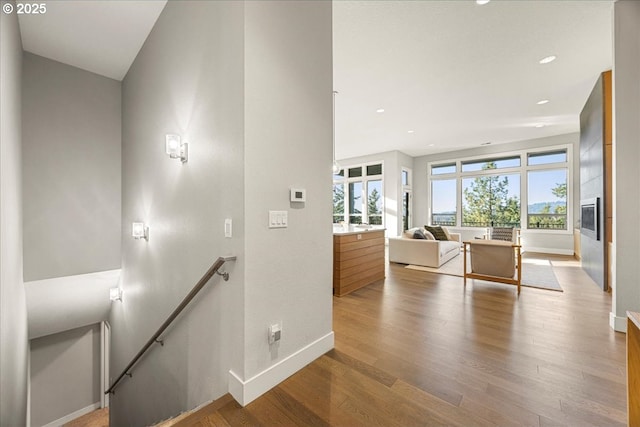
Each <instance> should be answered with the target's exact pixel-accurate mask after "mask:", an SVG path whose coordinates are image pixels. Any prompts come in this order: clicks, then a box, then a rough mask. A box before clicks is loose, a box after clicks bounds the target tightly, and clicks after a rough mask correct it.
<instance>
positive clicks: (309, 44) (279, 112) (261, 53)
mask: <svg viewBox="0 0 640 427" xmlns="http://www.w3.org/2000/svg"><path fill="white" fill-rule="evenodd" d="M245 7H246V13H245V158H244V160H245V194H244V203H245V226H246V235H245V245H246V248H245V253H246V263H245V269H246V276H245V277H246V280H245V289H244V310H245V329H244V334H245V344H244V369H242V370H239V369H240V368H239V367H235V366H234V372H235V373H236V374H239V375H242V377H243V379H244V380H245V381H247V380H249V379H251V378H252V377H253V376H254V375H257V374H262V373H265V372H266V370H267V369H269V368H270V367H272V366H274V365H275V364H278V363H281V362H283V361H284V360H285V359H286V358H287V357H289V356H293V355H298V354H299V352H300V353H304V351H306V350H304V349H305V347H307V346H309V345H311V344H312V343H314V342H315V341H316V340H319V339H320V338H322V337H326V336H327V335H328V334H331V340H332V338H333V335H332V328H331V325H332V271H333V252H332V251H333V236H332V224H331V223H332V220H331V216H332V209H333V208H332V200H333V199H332V196H331V194H332V186H331V164H332V143H331V129H332V127H331V123H332V90H333V88H332V86H333V81H332V78H333V72H332V36H331V34H332V33H331V10H332V9H331V2H324V1H313V2H290V1H277V2H253V1H250V2H246V6H245ZM291 187H294V188H300V187H301V188H305V189H306V190H307V201H306V202H305V203H304V204H303V205H300V206H298V205H297V204H290V202H289V188H291ZM269 210H288V211H289V227H288V228H286V229H269V228H267V222H268V221H267V219H268V211H269ZM280 321H281V322H282V324H283V330H282V340H281V342H280V344H279V345H276V346H269V344H268V341H267V334H266V332H267V330H268V326H269V324H271V323H274V322H280ZM325 351H326V350H325ZM283 363H284V362H283ZM284 366H286V363H285V365H284ZM237 369H238V370H237ZM274 385H275V384H274Z"/></svg>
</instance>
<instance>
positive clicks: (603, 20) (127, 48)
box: [20, 0, 613, 159]
mask: <svg viewBox="0 0 640 427" xmlns="http://www.w3.org/2000/svg"><path fill="white" fill-rule="evenodd" d="M165 3H166V0H144V1H131V0H127V1H124V0H91V1H79V0H71V1H69V0H57V1H50V2H47V9H48V10H47V13H46V14H44V15H40V16H37V17H36V16H27V15H20V27H21V32H22V39H23V46H24V49H25V50H27V51H29V52H33V53H35V54H38V55H41V56H45V57H48V58H51V59H54V60H57V61H60V62H64V63H67V64H70V65H74V66H76V67H79V68H82V69H86V70H89V71H92V72H95V73H98V74H102V75H105V76H108V77H111V78H114V79H117V80H121V79H122V78H123V77H124V75H125V74H126V72H127V70H128V68H129V66H130V65H131V63H132V62H133V59H134V58H135V56H136V55H137V53H138V51H139V49H140V47H141V46H142V44H143V43H144V40H145V39H146V37H147V35H148V33H149V31H150V30H151V28H152V26H153V24H154V23H155V21H156V19H157V18H158V15H159V14H160V12H161V11H162V8H163V7H164V5H165ZM612 8H613V2H612V0H603V1H597V0H587V1H566V0H560V1H550V0H549V1H536V0H531V1H527V0H493V1H491V2H490V3H489V4H487V5H484V6H480V5H477V4H476V2H475V1H473V0H458V1H453V0H450V1H366V0H356V1H335V2H334V10H333V19H334V22H333V32H334V89H335V90H337V91H338V92H339V94H338V95H337V97H336V156H337V157H338V158H339V159H341V158H348V157H353V156H360V155H364V154H371V153H376V152H383V151H390V150H400V151H403V152H405V153H407V154H409V155H412V156H417V155H424V154H430V153H437V152H443V151H451V150H457V149H463V148H468V147H476V146H478V145H480V144H482V143H486V142H489V141H490V142H491V143H492V144H500V143H507V142H512V141H519V140H525V139H533V138H540V137H545V136H551V135H559V134H564V133H569V132H577V131H578V130H579V114H580V111H581V110H582V107H583V105H584V103H585V101H586V99H587V97H588V95H589V93H590V92H591V89H592V88H593V85H594V83H595V81H596V79H597V78H598V75H599V74H600V73H601V72H602V71H605V70H608V69H611V64H612ZM548 55H557V57H558V59H557V60H556V61H554V62H552V63H550V64H547V65H540V64H539V63H538V61H539V60H540V59H541V58H543V57H545V56H548ZM542 99H548V100H549V103H547V104H545V105H537V104H536V103H537V102H538V101H539V100H542ZM379 108H384V110H385V112H384V113H376V110H377V109H379ZM538 124H544V125H545V126H544V127H542V128H537V127H535V125H538ZM409 130H413V131H414V132H413V133H411V134H410V133H408V131H409Z"/></svg>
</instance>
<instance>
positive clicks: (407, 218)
mask: <svg viewBox="0 0 640 427" xmlns="http://www.w3.org/2000/svg"><path fill="white" fill-rule="evenodd" d="M400 179H401V182H402V231H406V230H408V229H409V228H411V222H412V215H413V214H412V213H411V210H412V207H413V206H412V203H413V200H412V189H411V169H407V168H404V167H403V168H402V171H401V173H400Z"/></svg>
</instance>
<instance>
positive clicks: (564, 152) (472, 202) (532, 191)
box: [429, 146, 571, 230]
mask: <svg viewBox="0 0 640 427" xmlns="http://www.w3.org/2000/svg"><path fill="white" fill-rule="evenodd" d="M570 154H571V147H570V146H563V147H555V148H553V149H547V150H544V149H541V150H527V151H522V152H514V153H509V154H505V155H498V156H494V157H488V158H487V157H483V158H470V159H461V160H456V161H452V160H450V161H444V162H438V163H433V164H431V165H430V167H429V171H430V175H429V180H430V189H431V197H430V212H431V218H430V220H431V223H432V224H434V225H449V226H462V227H487V226H496V227H499V226H503V227H520V228H527V229H536V230H568V229H569V228H570V226H569V225H568V220H567V218H568V215H569V214H570V212H569V211H570V205H569V204H568V203H567V201H568V200H570V198H569V197H570V194H569V193H570V185H569V179H568V177H569V176H570V170H571V164H570V161H569V159H570V158H571V155H570Z"/></svg>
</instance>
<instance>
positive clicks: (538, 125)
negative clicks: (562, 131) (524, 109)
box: [536, 123, 544, 128]
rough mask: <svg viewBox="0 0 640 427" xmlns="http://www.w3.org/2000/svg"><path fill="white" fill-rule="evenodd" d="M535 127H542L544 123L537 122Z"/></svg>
mask: <svg viewBox="0 0 640 427" xmlns="http://www.w3.org/2000/svg"><path fill="white" fill-rule="evenodd" d="M536 127H537V128H543V127H544V123H538V124H537V125H536Z"/></svg>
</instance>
